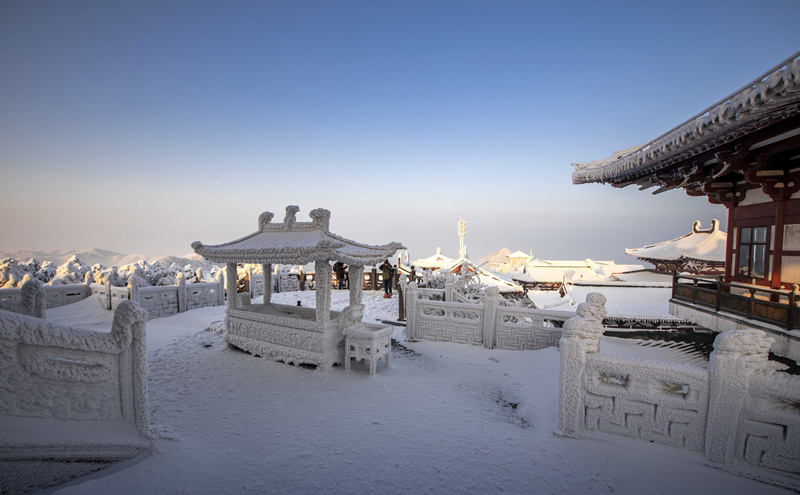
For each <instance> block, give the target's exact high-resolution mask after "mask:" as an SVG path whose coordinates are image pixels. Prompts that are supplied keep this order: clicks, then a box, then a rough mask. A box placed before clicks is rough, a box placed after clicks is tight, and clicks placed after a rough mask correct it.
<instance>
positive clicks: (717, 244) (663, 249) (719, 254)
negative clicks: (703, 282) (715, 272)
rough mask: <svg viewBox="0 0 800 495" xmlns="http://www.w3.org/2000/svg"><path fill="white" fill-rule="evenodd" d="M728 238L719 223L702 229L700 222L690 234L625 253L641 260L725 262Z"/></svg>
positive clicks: (693, 227) (696, 223) (716, 222)
mask: <svg viewBox="0 0 800 495" xmlns="http://www.w3.org/2000/svg"><path fill="white" fill-rule="evenodd" d="M727 239H728V236H727V234H726V233H725V232H722V231H721V230H720V229H719V221H718V220H712V221H711V228H710V229H705V230H702V229H700V222H699V221H698V222H695V223H694V225H692V231H691V232H689V233H688V234H686V235H684V236H681V237H678V238H677V239H672V240H671V241H664V242H660V243H658V244H651V245H650V246H644V247H641V248H635V249H626V250H625V253H627V254H630V255H631V256H635V257H636V258H639V259H641V260H645V261H647V260H656V261H679V260H681V259H689V260H699V261H706V262H717V263H724V262H725V245H726V243H727Z"/></svg>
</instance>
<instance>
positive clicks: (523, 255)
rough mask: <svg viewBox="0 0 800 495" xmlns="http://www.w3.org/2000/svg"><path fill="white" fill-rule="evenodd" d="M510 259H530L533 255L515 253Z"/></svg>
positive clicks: (520, 252) (510, 255)
mask: <svg viewBox="0 0 800 495" xmlns="http://www.w3.org/2000/svg"><path fill="white" fill-rule="evenodd" d="M508 257H509V258H523V259H524V258H530V257H531V255H529V254H527V253H523V252H522V251H514V252H513V253H511V254H509V255H508Z"/></svg>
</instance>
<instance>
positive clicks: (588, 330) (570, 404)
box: [556, 292, 606, 436]
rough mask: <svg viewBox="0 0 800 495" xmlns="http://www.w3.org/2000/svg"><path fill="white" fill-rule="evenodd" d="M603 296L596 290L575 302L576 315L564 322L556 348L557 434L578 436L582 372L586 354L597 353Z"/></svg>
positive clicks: (602, 314)
mask: <svg viewBox="0 0 800 495" xmlns="http://www.w3.org/2000/svg"><path fill="white" fill-rule="evenodd" d="M605 303H606V298H605V296H603V295H602V294H599V293H597V292H591V293H589V294H588V295H587V296H586V302H585V303H581V304H579V305H578V309H577V310H576V313H577V315H576V316H575V317H573V318H570V319H569V320H567V322H566V323H565V324H564V329H563V335H562V337H561V342H560V343H559V348H560V350H561V371H560V373H559V379H558V430H556V434H557V435H560V436H580V433H579V432H580V429H581V425H580V422H581V421H582V420H583V418H584V414H585V413H584V410H583V407H581V406H582V403H583V398H584V391H583V385H582V384H583V374H584V370H585V369H586V356H587V354H595V353H597V352H600V337H602V336H603V318H604V317H605V316H606V310H605Z"/></svg>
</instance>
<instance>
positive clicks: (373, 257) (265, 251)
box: [192, 205, 405, 266]
mask: <svg viewBox="0 0 800 495" xmlns="http://www.w3.org/2000/svg"><path fill="white" fill-rule="evenodd" d="M298 211H299V208H298V207H297V206H294V205H291V206H288V207H286V217H285V218H284V221H283V223H279V224H273V223H271V221H272V217H273V214H272V213H270V212H264V213H262V214H261V216H259V218H258V226H259V230H258V231H257V232H254V233H252V234H250V235H248V236H245V237H242V238H241V239H237V240H235V241H231V242H228V243H225V244H219V245H216V246H206V245H204V244H203V243H202V242H200V241H196V242H193V243H192V248H193V249H194V250H195V252H196V253H197V254H199V255H201V256H203V257H204V258H205V259H207V260H209V261H214V262H217V263H281V264H292V265H297V264H305V263H310V262H312V261H343V262H345V263H347V264H354V265H362V266H363V265H374V264H376V263H380V262H381V261H383V260H385V259H387V258H389V257H391V256H393V255H394V254H395V253H396V252H397V251H398V250H399V249H405V247H404V246H403V245H402V244H400V243H399V242H392V243H389V244H385V245H383V246H371V245H367V244H361V243H358V242H355V241H351V240H348V239H345V238H344V237H340V236H338V235H336V234H332V233H331V232H330V231H329V230H328V227H329V224H330V215H331V213H330V211H328V210H325V209H323V208H317V209H315V210H311V212H309V216H310V217H311V219H312V221H311V222H296V221H295V215H296V214H297V212H298Z"/></svg>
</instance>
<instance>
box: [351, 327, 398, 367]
mask: <svg viewBox="0 0 800 495" xmlns="http://www.w3.org/2000/svg"><path fill="white" fill-rule="evenodd" d="M393 331H394V329H393V328H392V327H383V328H380V327H373V328H370V327H368V326H366V325H363V324H362V325H353V326H351V327H347V328H345V329H344V330H343V331H342V333H343V334H344V369H346V370H349V369H350V358H356V361H361V360H362V359H369V374H370V375H374V374H375V368H376V367H377V363H378V360H379V359H380V358H381V356H386V367H387V368H388V367H389V359H390V357H391V347H392V332H393Z"/></svg>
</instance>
